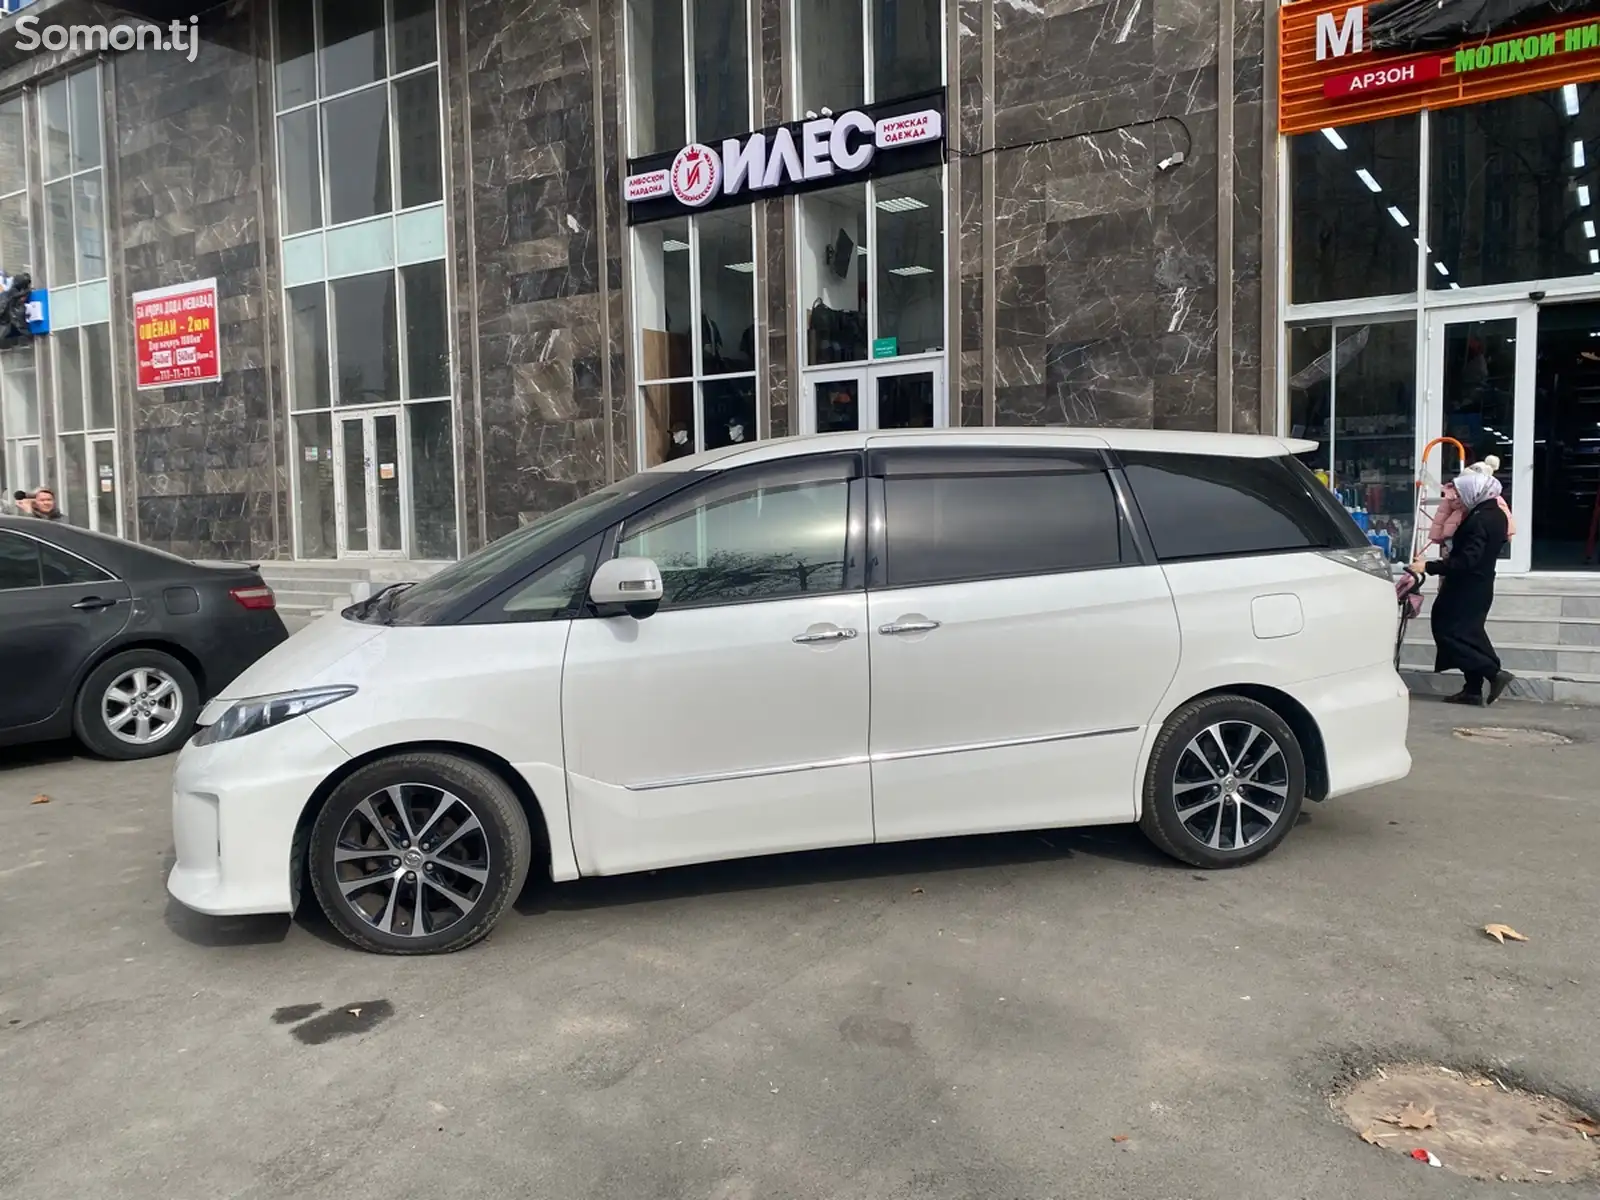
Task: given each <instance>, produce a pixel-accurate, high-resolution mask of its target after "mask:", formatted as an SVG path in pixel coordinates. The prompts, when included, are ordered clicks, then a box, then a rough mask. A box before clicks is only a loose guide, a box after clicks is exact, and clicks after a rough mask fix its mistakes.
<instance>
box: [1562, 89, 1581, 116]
mask: <svg viewBox="0 0 1600 1200" xmlns="http://www.w3.org/2000/svg"><path fill="white" fill-rule="evenodd" d="M1561 102H1562V103H1563V104H1565V105H1566V106H1567V116H1569V117H1575V116H1577V115H1578V85H1577V84H1575V83H1569V84H1567V86H1566V87H1564V88H1562V89H1561Z"/></svg>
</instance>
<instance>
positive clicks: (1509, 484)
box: [1418, 302, 1539, 572]
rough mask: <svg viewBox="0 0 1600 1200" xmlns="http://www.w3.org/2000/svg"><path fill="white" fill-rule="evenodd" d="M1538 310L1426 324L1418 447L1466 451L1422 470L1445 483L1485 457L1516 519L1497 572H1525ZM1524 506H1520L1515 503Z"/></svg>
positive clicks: (1442, 316) (1453, 314) (1486, 310)
mask: <svg viewBox="0 0 1600 1200" xmlns="http://www.w3.org/2000/svg"><path fill="white" fill-rule="evenodd" d="M1538 316H1539V310H1538V306H1537V305H1535V304H1533V303H1530V302H1519V303H1512V304H1495V305H1485V306H1482V307H1474V308H1465V309H1452V310H1445V311H1440V312H1435V313H1433V314H1432V315H1431V316H1430V317H1429V320H1428V404H1427V420H1426V422H1425V423H1424V429H1423V435H1422V441H1421V442H1420V443H1419V445H1418V449H1419V451H1420V449H1421V447H1422V445H1425V444H1426V443H1427V442H1428V441H1430V440H1432V439H1433V438H1436V437H1451V438H1455V439H1456V441H1458V442H1460V443H1461V444H1462V445H1463V446H1465V447H1466V450H1467V457H1468V461H1467V462H1466V463H1463V462H1461V460H1460V458H1459V456H1458V454H1457V453H1456V451H1455V449H1454V447H1451V446H1445V447H1443V448H1440V449H1435V450H1434V451H1433V452H1432V453H1431V454H1430V455H1429V458H1428V469H1429V471H1430V473H1431V474H1433V475H1434V476H1435V477H1436V478H1437V480H1438V482H1440V483H1447V482H1449V481H1450V480H1452V479H1454V478H1455V477H1456V475H1458V474H1459V473H1460V472H1461V470H1462V468H1463V467H1465V466H1468V465H1470V464H1471V463H1475V462H1481V461H1483V459H1484V458H1486V457H1488V456H1489V455H1491V454H1492V455H1494V456H1495V457H1496V458H1498V459H1499V460H1500V469H1499V471H1498V472H1497V477H1498V478H1499V480H1500V484H1501V487H1502V488H1503V494H1504V496H1505V500H1506V503H1507V504H1508V505H1510V506H1511V510H1512V511H1513V512H1514V513H1515V514H1516V516H1517V536H1516V537H1515V538H1513V539H1512V540H1511V545H1510V547H1509V548H1508V551H1507V553H1506V555H1505V559H1506V561H1505V562H1504V563H1503V564H1502V566H1503V568H1504V569H1506V570H1510V571H1518V572H1520V571H1526V570H1528V566H1529V559H1530V555H1529V551H1530V547H1531V546H1532V542H1533V521H1532V516H1533V513H1532V511H1531V509H1532V504H1531V498H1532V496H1533V459H1534V455H1533V410H1534V368H1535V362H1534V360H1535V355H1534V346H1535V341H1536V337H1537V326H1538ZM1524 501H1526V503H1523V502H1524Z"/></svg>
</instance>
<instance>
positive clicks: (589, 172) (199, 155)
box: [0, 0, 1271, 560]
mask: <svg viewBox="0 0 1600 1200" xmlns="http://www.w3.org/2000/svg"><path fill="white" fill-rule="evenodd" d="M802 2H803V0H751V19H750V27H749V35H750V50H751V64H752V72H751V80H752V88H753V89H754V92H755V111H756V112H757V113H758V114H759V116H760V118H761V119H762V121H763V123H775V122H777V121H779V120H781V119H782V118H783V117H786V116H789V115H791V114H790V112H789V109H790V108H791V104H790V100H789V92H790V90H791V86H792V81H791V80H790V78H789V76H790V74H791V69H790V59H791V55H792V46H791V45H790V37H791V34H790V31H791V30H792V29H793V21H792V16H793V5H794V4H797V3H802ZM1224 2H1226V3H1231V4H1233V6H1234V7H1233V9H1232V11H1231V17H1232V20H1231V25H1232V46H1231V50H1229V51H1228V52H1227V58H1228V61H1225V62H1223V61H1219V60H1220V58H1221V57H1222V56H1220V55H1219V41H1220V40H1221V39H1220V38H1219V29H1220V28H1223V26H1222V24H1221V16H1222V14H1223V12H1224V10H1223V9H1222V7H1221V5H1222V3H1224ZM440 4H441V9H442V11H441V14H440V28H441V32H442V42H441V45H442V60H443V83H442V86H443V90H444V96H445V101H444V105H445V124H444V131H445V136H446V139H447V145H446V147H445V159H446V161H445V171H446V178H447V181H448V188H447V212H448V232H449V237H450V240H451V243H452V245H451V247H450V256H449V259H448V269H449V274H450V277H451V281H452V287H453V289H454V293H455V299H456V302H455V305H454V323H455V324H454V329H453V342H454V381H455V388H456V399H457V421H456V439H457V446H456V455H457V471H456V487H457V506H458V512H459V514H460V521H459V527H460V529H461V534H462V536H461V541H462V548H463V549H467V550H470V549H472V548H475V547H476V546H478V545H481V544H483V543H484V542H485V541H487V540H492V539H493V538H495V537H497V536H499V535H501V534H504V533H506V532H508V531H509V530H511V529H514V528H515V527H516V526H517V525H518V524H519V523H521V522H524V521H526V520H528V519H530V518H532V517H535V516H537V515H539V514H541V513H543V512H546V511H549V510H550V509H551V508H554V507H556V506H558V505H560V504H562V503H565V502H566V501H568V500H571V499H573V498H575V497H577V496H579V495H582V494H584V493H586V492H588V491H590V490H592V489H593V488H595V487H598V486H601V485H603V484H605V483H607V482H608V481H610V480H613V479H616V478H619V477H621V476H624V475H626V474H628V473H629V472H630V471H632V470H633V469H635V463H634V461H633V460H634V427H633V397H634V395H635V388H634V387H633V384H632V370H633V363H632V351H631V348H630V346H631V336H630V332H629V304H628V286H629V278H628V277H629V269H628V264H627V254H626V248H627V246H628V244H629V232H628V228H627V226H626V225H625V223H624V215H623V212H622V205H621V201H620V195H621V181H622V176H623V173H624V171H625V157H624V153H623V150H622V146H623V142H624V139H625V135H626V130H625V128H624V117H623V105H622V104H621V101H620V93H621V91H622V89H623V84H624V64H623V62H622V61H621V56H620V47H621V44H622V20H623V18H622V12H623V0H440ZM130 7H134V6H133V5H130ZM82 8H83V11H84V12H85V13H86V14H87V13H90V12H102V11H104V10H105V9H106V8H107V6H105V5H96V4H90V3H88V0H84V3H83V4H82ZM1266 20H1267V15H1266V9H1265V6H1264V0H1100V2H1085V0H947V3H946V22H947V31H948V37H947V44H948V55H947V62H948V76H949V80H950V84H949V92H948V100H947V111H948V113H949V117H948V121H947V130H948V138H949V150H950V153H949V164H950V166H949V177H950V187H949V209H948V211H947V229H948V230H949V254H948V260H949V272H950V280H949V288H948V296H949V303H950V312H949V314H948V315H949V320H948V326H949V329H950V334H949V339H948V344H949V349H948V351H947V364H948V365H947V377H948V379H949V382H950V387H951V389H952V401H951V405H950V411H951V419H952V421H953V422H956V421H959V423H961V424H963V425H980V424H1000V425H1017V424H1035V423H1052V424H1054V423H1062V422H1071V423H1077V424H1090V425H1094V424H1114V425H1137V426H1155V427H1160V428H1179V429H1217V428H1232V429H1236V430H1239V431H1253V430H1255V429H1257V428H1258V427H1259V426H1260V421H1261V411H1262V407H1263V404H1262V392H1261V378H1262V359H1263V350H1262V345H1263V338H1262V288H1263V273H1262V263H1263V238H1262V228H1263V226H1262V200H1263V195H1264V193H1265V194H1270V192H1268V191H1267V189H1265V188H1264V187H1263V167H1262V164H1263V158H1264V151H1265V150H1266V149H1267V148H1266V147H1264V145H1263V139H1264V138H1267V137H1270V135H1271V131H1270V128H1269V127H1268V126H1267V125H1266V124H1265V121H1266V99H1267V98H1266V97H1265V95H1264V90H1263V72H1262V55H1263V48H1262V39H1263V33H1264V28H1265V22H1266ZM201 30H202V45H201V50H200V53H199V56H198V59H197V61H196V62H195V63H192V64H191V63H189V62H188V61H186V60H185V59H184V58H183V57H182V56H178V55H170V54H168V55H160V54H156V53H151V52H138V51H136V52H130V53H125V54H118V55H112V56H110V58H109V60H108V61H109V67H108V70H107V71H106V76H105V77H106V79H107V82H108V94H107V96H106V114H107V139H108V144H109V145H110V146H111V150H112V153H111V155H110V159H111V167H112V171H111V175H110V178H109V180H108V186H109V189H110V196H111V203H110V205H109V207H110V210H111V211H110V229H109V230H108V242H109V249H110V253H111V257H112V262H113V275H112V299H113V312H114V313H116V312H126V311H128V310H129V309H130V308H131V299H130V297H131V294H132V293H133V292H134V291H137V290H140V289H144V288H149V287H157V286H161V285H164V284H169V283H175V282H180V281H183V280H188V279H196V278H204V277H207V276H210V275H216V276H217V277H218V279H219V280H220V281H221V288H222V315H223V319H224V325H223V329H222V344H223V347H224V355H225V373H224V376H223V379H222V380H221V382H220V383H217V384H210V385H205V386H201V387H187V388H178V389H171V390H169V391H166V392H145V393H140V392H137V391H135V390H134V389H133V387H132V385H131V379H130V377H131V363H132V356H133V346H132V329H131V322H127V321H116V320H114V321H113V329H114V331H115V333H114V336H115V338H116V339H117V340H116V343H115V345H116V352H117V354H118V357H119V359H120V360H121V362H122V364H123V369H122V370H121V372H120V375H121V383H120V385H119V392H120V394H119V397H118V401H119V418H120V422H121V426H122V428H121V436H122V447H123V470H124V475H125V480H124V487H123V492H124V495H125V504H126V509H127V511H126V513H125V520H126V522H127V527H128V532H129V533H130V535H132V536H136V537H138V538H139V539H140V540H143V541H145V542H147V543H151V544H154V545H159V546H163V547H166V548H170V549H173V550H176V551H178V552H181V553H186V554H193V555H200V556H205V557H247V558H252V559H257V560H259V559H271V558H279V557H288V556H290V555H291V554H292V553H293V550H292V545H293V542H292V532H291V531H292V526H293V520H292V513H291V512H290V503H289V492H288V470H289V462H290V457H289V456H290V447H289V441H288V434H287V427H286V425H287V414H286V412H285V411H284V404H283V400H282V397H283V394H284V391H283V375H284V347H283V335H282V329H283V322H282V314H281V291H280V287H279V276H278V249H277V247H278V229H277V215H276V205H275V197H276V182H275V171H274V166H273V164H274V157H275V150H274V148H273V147H274V127H273V121H272V116H271V114H272V111H273V104H272V95H273V93H272V88H273V78H272V69H271V63H270V53H269V46H270V44H271V38H270V11H269V8H268V5H267V3H266V2H265V0H227V2H226V3H224V4H222V5H220V6H217V7H214V8H212V9H210V10H208V11H206V12H203V13H202V15H201ZM56 65H58V64H55V63H43V62H32V63H28V64H6V63H4V62H0V91H3V90H5V89H6V88H9V87H12V86H14V85H17V84H21V83H24V82H27V81H28V79H29V78H30V77H38V76H40V75H42V74H43V73H45V72H47V71H49V70H51V69H53V68H54V67H55V66H56ZM1219 84H1220V85H1222V86H1220V87H1219ZM1230 143H1231V154H1228V153H1226V152H1225V151H1224V152H1223V153H1219V148H1220V147H1224V146H1227V145H1229V144H1230ZM1180 155H1181V161H1177V158H1178V156H1180ZM1219 170H1220V171H1225V172H1227V173H1228V175H1227V176H1226V177H1223V176H1219ZM1224 184H1225V185H1226V186H1222V185H1224ZM1223 198H1226V199H1227V202H1229V203H1231V223H1230V222H1219V220H1218V205H1219V200H1222V199H1223ZM754 224H755V230H756V258H757V261H758V262H759V263H760V264H761V272H760V274H759V275H758V290H757V297H758V299H757V330H758V335H759V344H760V345H761V346H762V348H763V350H764V354H765V363H764V364H763V369H762V372H761V381H760V385H759V393H758V401H759V405H760V412H761V416H760V431H761V433H762V435H763V436H781V435H784V434H786V433H788V432H791V431H792V430H793V428H794V427H795V420H794V417H793V412H792V409H793V397H794V394H795V391H796V383H797V379H798V370H799V364H798V361H797V350H798V347H797V345H796V344H795V343H796V342H797V340H798V339H796V338H795V337H794V336H792V333H793V330H792V326H793V324H794V321H795V312H796V311H797V302H796V300H795V298H794V297H795V291H796V278H795V277H796V271H797V268H796V254H797V247H796V246H795V245H794V244H793V235H794V230H795V228H796V221H795V209H794V203H793V201H792V200H763V201H760V202H758V203H757V205H756V206H755V222H754ZM1230 224H1231V229H1229V228H1226V227H1227V226H1228V225H1230ZM1219 238H1220V239H1221V240H1219ZM1222 246H1231V250H1230V251H1227V252H1219V247H1222ZM1224 297H1225V298H1226V299H1227V301H1228V303H1224V302H1223V298H1224ZM1268 356H1269V357H1270V351H1269V355H1268ZM1219 367H1220V368H1223V369H1220V370H1219ZM1219 379H1220V380H1221V381H1222V383H1223V386H1225V387H1226V389H1227V391H1226V394H1224V395H1222V396H1220V397H1219ZM1219 400H1220V407H1219Z"/></svg>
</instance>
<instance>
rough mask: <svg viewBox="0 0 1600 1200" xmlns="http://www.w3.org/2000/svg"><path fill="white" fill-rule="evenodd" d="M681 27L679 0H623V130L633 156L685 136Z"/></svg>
mask: <svg viewBox="0 0 1600 1200" xmlns="http://www.w3.org/2000/svg"><path fill="white" fill-rule="evenodd" d="M683 30H684V24H683V0H628V95H629V98H630V100H631V105H630V107H629V114H628V115H629V121H628V129H629V131H630V133H631V136H632V138H633V152H634V154H636V155H637V154H654V153H656V152H657V151H658V150H675V149H677V148H678V147H679V146H682V145H683V144H684V143H686V142H687V141H688V140H689V136H688V134H689V129H688V122H687V121H686V120H685V117H684V111H683V110H684V96H685V92H684V51H683Z"/></svg>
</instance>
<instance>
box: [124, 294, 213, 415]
mask: <svg viewBox="0 0 1600 1200" xmlns="http://www.w3.org/2000/svg"><path fill="white" fill-rule="evenodd" d="M133 320H134V347H135V356H136V361H137V363H138V386H139V390H140V391H149V390H152V389H155V388H164V387H178V386H181V385H183V384H189V383H212V382H215V381H216V380H218V379H221V378H222V355H221V353H220V352H219V347H218V341H217V281H216V280H215V279H202V280H199V281H197V282H195V283H180V284H177V285H176V286H173V287H166V288H157V289H156V290H154V291H149V292H135V293H134V294H133Z"/></svg>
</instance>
